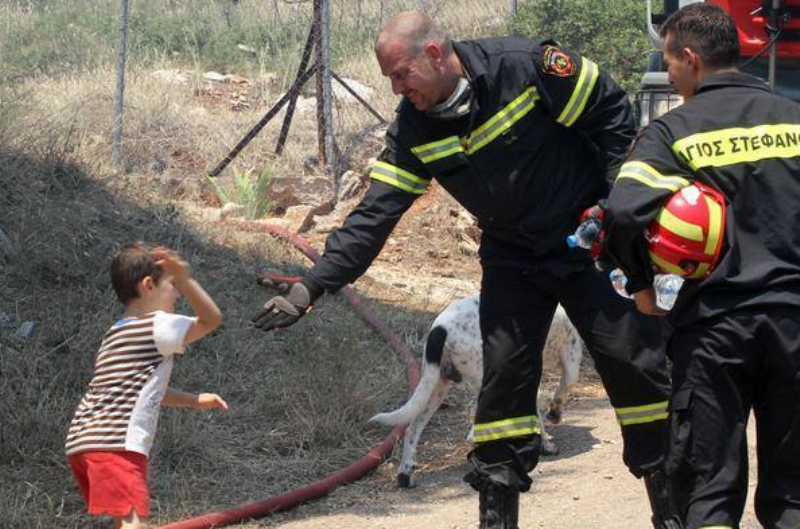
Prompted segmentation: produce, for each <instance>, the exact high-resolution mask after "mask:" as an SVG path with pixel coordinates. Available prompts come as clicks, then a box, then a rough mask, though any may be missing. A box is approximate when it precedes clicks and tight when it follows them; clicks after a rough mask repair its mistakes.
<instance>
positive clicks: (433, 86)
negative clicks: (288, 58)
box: [254, 12, 678, 529]
mask: <svg viewBox="0 0 800 529" xmlns="http://www.w3.org/2000/svg"><path fill="white" fill-rule="evenodd" d="M375 48H376V54H377V58H378V62H379V63H380V66H381V71H382V73H383V74H384V75H385V76H386V77H388V78H389V80H390V81H391V83H392V90H393V91H394V93H395V94H399V95H403V96H404V98H403V100H402V102H401V103H400V105H399V107H398V109H397V115H396V118H395V121H394V123H393V124H392V126H391V127H390V129H389V131H388V133H387V137H386V148H385V149H384V151H383V152H382V154H381V155H380V157H379V160H378V162H377V163H376V164H375V166H374V168H373V170H372V173H371V174H370V176H371V179H372V184H371V186H370V188H369V190H368V191H367V194H366V196H365V197H364V199H363V201H362V202H361V204H360V205H359V206H358V207H356V209H355V210H354V211H353V212H352V213H351V214H350V216H349V217H348V218H347V220H346V221H345V223H344V225H343V227H341V228H340V229H339V230H337V231H336V232H334V233H333V234H332V235H331V236H330V237H329V238H328V240H327V242H326V247H325V252H324V255H323V257H322V259H321V260H320V261H319V262H318V263H317V264H316V265H315V266H314V267H313V268H312V270H311V271H310V273H309V274H308V277H306V278H304V279H303V281H302V283H299V284H296V285H294V286H293V287H292V289H291V290H290V291H289V293H288V294H287V295H285V296H280V297H277V298H273V299H271V300H270V301H268V302H267V304H266V305H265V307H264V310H263V311H262V312H261V313H260V314H259V315H258V316H257V317H256V318H255V319H254V323H255V324H256V326H258V327H260V328H263V329H265V330H268V329H271V328H277V327H284V326H287V325H290V324H292V323H294V322H295V321H296V320H297V319H298V318H299V317H300V316H302V315H303V314H304V313H305V311H306V310H307V308H308V306H309V305H310V304H311V303H312V302H313V301H314V300H315V299H316V298H317V297H318V296H319V295H321V294H322V293H323V292H324V291H328V292H334V291H336V290H338V289H339V288H341V287H342V286H344V285H346V284H347V283H350V282H352V281H355V280H356V279H357V278H358V277H359V276H360V275H361V274H363V273H364V272H365V271H366V270H367V268H368V266H369V265H370V263H371V262H372V260H373V259H374V258H375V256H376V255H377V254H378V252H380V250H381V248H382V247H383V244H384V242H385V241H386V239H387V237H388V236H389V234H390V232H391V231H392V229H393V228H394V226H395V225H396V223H397V222H398V220H399V219H400V217H401V216H402V215H403V213H404V212H405V211H406V210H408V208H409V207H410V206H411V204H412V203H413V202H414V200H415V199H416V198H417V197H419V196H420V195H421V194H422V193H424V192H425V190H426V189H427V188H428V186H429V185H430V183H431V179H432V178H433V177H435V178H436V179H437V180H438V182H439V183H440V184H441V186H442V187H444V188H445V189H446V190H447V191H448V192H449V193H451V194H452V195H453V196H454V197H455V198H456V199H457V200H458V201H459V202H460V203H461V204H463V205H464V207H466V208H467V210H469V211H470V212H471V213H472V214H474V215H475V216H476V217H477V219H478V222H479V226H480V227H481V228H482V231H483V235H482V240H481V248H480V257H481V262H482V265H483V280H482V286H481V299H480V320H481V321H480V325H481V332H482V334H483V340H484V344H485V345H484V378H483V385H482V389H481V392H480V396H479V399H478V409H477V414H476V418H475V421H476V422H475V429H474V442H475V448H474V450H473V451H472V452H471V454H470V456H469V461H470V463H471V467H472V470H471V471H470V472H469V474H468V475H467V477H466V478H465V479H467V481H468V482H469V483H470V484H471V485H472V486H473V487H474V488H475V489H477V490H478V491H479V492H480V498H481V502H480V510H481V516H480V519H481V527H485V528H490V527H491V528H509V529H512V528H516V527H517V509H518V498H519V492H520V491H526V490H528V489H529V487H530V484H531V480H530V478H529V477H528V473H529V472H530V471H531V470H532V469H533V468H534V467H535V466H536V463H537V460H538V457H539V447H540V435H539V434H540V427H539V420H540V419H539V417H538V416H537V414H536V397H537V391H538V387H539V381H540V378H541V369H542V347H543V344H544V342H545V338H546V336H547V331H548V328H549V325H550V321H551V319H552V317H553V314H554V311H555V309H556V306H557V304H558V303H559V302H560V303H561V304H562V305H563V306H564V308H565V309H566V311H567V313H568V314H569V317H570V319H571V320H572V322H573V323H574V324H575V326H576V327H577V329H578V330H579V332H580V334H581V336H582V337H583V339H584V341H585V342H586V344H587V346H588V348H589V350H590V351H591V353H592V356H593V358H594V360H595V365H596V366H597V369H598V371H599V372H600V375H601V377H602V379H603V383H604V385H605V388H606V390H607V392H608V395H609V397H610V399H611V403H612V405H613V406H614V408H615V410H616V412H617V416H618V418H619V422H620V424H621V427H622V433H623V438H624V441H625V448H624V460H625V463H626V464H627V465H628V467H629V468H630V470H631V472H633V473H634V474H635V475H636V476H638V477H643V476H644V477H645V480H646V483H647V484H648V492H651V493H652V494H651V500H652V501H654V502H655V507H654V510H655V511H656V517H655V518H656V523H657V527H659V528H662V527H663V528H665V529H672V528H676V527H678V526H677V525H674V522H673V525H669V524H670V523H671V522H669V521H668V519H669V513H668V512H666V511H665V509H664V504H665V501H664V500H665V498H664V494H665V491H664V489H663V485H664V479H663V473H661V472H660V471H659V469H660V467H661V464H662V463H663V441H664V438H665V428H666V417H667V398H668V393H669V381H668V376H667V373H666V367H665V364H666V359H665V355H664V348H663V343H664V341H665V339H666V337H665V336H664V335H663V333H662V327H661V321H660V320H659V319H658V318H650V317H644V316H642V315H640V314H638V313H637V311H636V310H635V309H634V308H633V306H632V304H631V303H629V302H627V301H626V300H624V299H622V298H621V297H619V296H618V295H617V294H616V293H615V292H614V290H613V288H612V286H611V284H610V282H609V281H608V280H606V279H605V278H603V277H601V276H600V275H598V274H597V273H596V272H595V271H594V269H593V267H592V263H591V257H590V255H589V253H588V252H586V251H585V250H576V251H569V250H568V248H567V245H566V243H565V239H566V237H567V235H569V234H571V233H572V232H573V231H574V230H575V228H576V225H577V221H578V218H579V217H580V214H581V212H582V211H583V210H584V209H585V208H587V207H589V206H591V205H593V204H595V203H596V202H597V201H598V199H601V198H603V197H605V196H606V195H607V193H608V190H609V187H610V183H611V182H612V181H613V178H614V176H615V175H616V171H617V169H618V167H619V164H620V163H621V161H622V158H623V156H624V154H625V152H626V150H627V149H628V146H629V144H630V141H631V139H632V138H633V133H634V130H633V125H632V118H631V109H630V105H629V103H628V100H627V97H626V95H625V93H624V92H623V91H622V90H621V89H620V88H619V87H618V86H617V85H616V84H615V83H614V82H613V81H612V80H611V79H610V78H609V77H608V76H607V75H606V74H605V73H603V72H602V71H601V70H600V69H599V68H598V66H597V65H596V64H595V63H593V62H592V61H590V60H588V59H585V58H582V57H580V56H579V55H574V54H572V53H570V52H568V51H566V50H564V49H562V48H560V47H558V46H557V45H555V44H554V43H542V44H540V43H535V42H532V41H529V40H525V39H521V38H493V39H486V40H481V41H467V42H455V43H452V42H450V40H449V39H448V38H447V36H446V35H445V34H444V33H443V32H442V31H441V30H440V29H439V28H438V27H437V26H436V25H435V24H434V23H433V22H432V21H431V19H430V18H429V17H428V16H427V15H424V14H422V13H419V12H405V13H401V14H400V15H398V16H396V17H395V18H393V19H392V20H391V21H390V22H389V23H388V24H387V25H386V26H385V27H384V28H383V29H382V31H381V32H380V35H379V36H378V39H377V41H376V46H375Z"/></svg>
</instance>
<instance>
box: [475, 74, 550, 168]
mask: <svg viewBox="0 0 800 529" xmlns="http://www.w3.org/2000/svg"><path fill="white" fill-rule="evenodd" d="M538 100H539V94H538V92H537V91H536V87H535V86H531V87H529V88H528V89H527V90H525V91H524V92H522V94H520V95H519V96H518V97H517V98H516V99H514V101H512V102H511V103H509V104H508V105H507V106H506V107H505V108H504V109H503V110H501V111H500V112H498V113H497V114H495V115H494V116H492V117H491V118H490V119H489V120H488V121H487V122H486V123H484V124H483V125H481V126H480V127H478V128H477V129H475V130H474V131H472V133H471V134H470V135H469V137H468V138H466V139H465V140H464V144H465V150H466V152H467V154H473V153H475V152H476V151H477V150H479V149H481V148H482V147H484V146H486V144H488V143H489V142H491V141H492V140H494V139H495V138H497V137H498V136H499V135H500V134H502V133H503V132H505V131H507V130H508V129H509V128H511V126H512V125H513V124H514V123H516V122H517V121H519V120H520V119H522V118H523V117H524V116H525V115H526V114H527V113H528V112H530V111H531V110H533V107H534V106H536V101H538Z"/></svg>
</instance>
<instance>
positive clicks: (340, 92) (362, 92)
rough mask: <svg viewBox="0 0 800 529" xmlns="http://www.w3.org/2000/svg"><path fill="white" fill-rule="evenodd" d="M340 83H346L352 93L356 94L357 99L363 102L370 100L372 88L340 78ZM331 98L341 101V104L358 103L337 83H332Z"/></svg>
mask: <svg viewBox="0 0 800 529" xmlns="http://www.w3.org/2000/svg"><path fill="white" fill-rule="evenodd" d="M342 81H344V82H345V83H347V86H349V87H350V88H351V89H352V90H353V92H355V93H356V94H358V97H360V98H361V99H363V100H364V101H369V100H370V99H371V98H372V94H373V93H374V92H375V90H373V89H372V88H370V87H368V86H365V85H363V84H361V83H359V82H358V81H355V80H353V79H347V78H344V77H342ZM333 97H334V98H336V99H338V100H340V101H342V102H343V103H358V102H359V101H358V99H356V98H355V97H354V96H353V94H351V93H350V92H349V91H348V90H347V89H346V88H345V87H343V86H342V85H341V84H340V83H339V82H338V81H336V80H334V81H333Z"/></svg>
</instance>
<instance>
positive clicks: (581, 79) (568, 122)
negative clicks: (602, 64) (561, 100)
mask: <svg viewBox="0 0 800 529" xmlns="http://www.w3.org/2000/svg"><path fill="white" fill-rule="evenodd" d="M581 62H582V64H581V74H580V75H579V76H578V83H577V84H576V85H575V89H574V90H573V91H572V97H570V98H569V101H568V102H567V106H565V107H564V110H563V111H562V112H561V115H560V116H558V119H557V120H556V121H558V122H559V123H561V124H562V125H565V126H567V127H571V126H572V125H573V124H574V123H575V121H576V120H577V119H578V118H579V117H580V115H581V114H582V113H583V109H584V108H585V107H586V103H587V102H588V101H589V96H590V95H591V93H592V90H593V89H594V85H595V83H597V78H598V77H599V76H600V68H598V67H597V65H596V64H595V63H593V62H592V61H590V60H589V59H587V58H586V57H581Z"/></svg>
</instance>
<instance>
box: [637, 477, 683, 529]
mask: <svg viewBox="0 0 800 529" xmlns="http://www.w3.org/2000/svg"><path fill="white" fill-rule="evenodd" d="M644 486H645V488H646V489H647V497H648V498H649V499H650V508H651V509H652V510H653V518H652V521H653V527H655V529H683V526H684V524H683V520H682V517H681V515H680V512H679V510H678V508H677V506H676V502H675V498H674V497H673V495H672V494H671V492H670V483H669V479H667V476H666V474H664V472H663V471H661V470H656V471H655V472H652V473H650V474H647V475H646V476H645V477H644Z"/></svg>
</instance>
